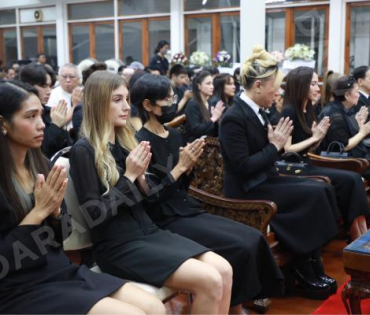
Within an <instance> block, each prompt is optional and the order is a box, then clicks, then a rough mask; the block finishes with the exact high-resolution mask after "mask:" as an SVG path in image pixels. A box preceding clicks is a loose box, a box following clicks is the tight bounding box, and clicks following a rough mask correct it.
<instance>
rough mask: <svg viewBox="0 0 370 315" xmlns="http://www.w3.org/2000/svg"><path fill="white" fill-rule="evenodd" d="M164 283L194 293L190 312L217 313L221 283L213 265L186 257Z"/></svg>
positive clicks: (220, 297) (220, 296)
mask: <svg viewBox="0 0 370 315" xmlns="http://www.w3.org/2000/svg"><path fill="white" fill-rule="evenodd" d="M164 285H165V286H167V287H170V288H174V289H178V290H187V291H189V292H191V293H192V294H194V296H195V299H194V302H193V307H192V314H219V306H220V303H221V300H222V286H223V285H222V277H221V275H220V273H219V272H218V271H217V269H216V268H214V267H213V266H210V265H207V264H205V263H203V262H201V261H199V260H197V259H193V258H191V259H188V260H186V261H185V262H184V263H183V264H182V265H181V266H180V267H179V268H177V270H176V271H175V272H174V273H173V274H172V275H171V276H170V277H169V278H168V279H167V280H166V282H165V283H164Z"/></svg>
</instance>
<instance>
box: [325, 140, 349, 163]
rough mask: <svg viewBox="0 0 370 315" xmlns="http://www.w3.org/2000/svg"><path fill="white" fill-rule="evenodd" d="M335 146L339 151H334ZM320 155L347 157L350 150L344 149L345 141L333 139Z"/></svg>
mask: <svg viewBox="0 0 370 315" xmlns="http://www.w3.org/2000/svg"><path fill="white" fill-rule="evenodd" d="M335 147H337V148H338V150H337V151H333V150H334V149H335ZM320 155H321V156H325V157H331V158H337V159H345V158H347V157H348V152H345V151H344V145H343V143H341V142H339V141H332V142H330V144H329V146H328V149H327V150H326V151H321V153H320Z"/></svg>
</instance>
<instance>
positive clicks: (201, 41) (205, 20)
mask: <svg viewBox="0 0 370 315" xmlns="http://www.w3.org/2000/svg"><path fill="white" fill-rule="evenodd" d="M188 48H189V56H190V55H191V54H192V53H193V52H194V51H197V50H200V51H203V52H205V53H206V54H208V55H209V56H210V57H212V18H211V17H202V18H189V19H188Z"/></svg>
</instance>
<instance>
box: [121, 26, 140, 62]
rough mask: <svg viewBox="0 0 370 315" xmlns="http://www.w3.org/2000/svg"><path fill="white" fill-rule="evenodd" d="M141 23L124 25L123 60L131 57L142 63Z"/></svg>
mask: <svg viewBox="0 0 370 315" xmlns="http://www.w3.org/2000/svg"><path fill="white" fill-rule="evenodd" d="M141 35H142V27H141V22H127V23H122V55H123V56H122V60H125V58H127V57H128V56H131V57H133V58H134V60H136V61H140V62H142V47H141Z"/></svg>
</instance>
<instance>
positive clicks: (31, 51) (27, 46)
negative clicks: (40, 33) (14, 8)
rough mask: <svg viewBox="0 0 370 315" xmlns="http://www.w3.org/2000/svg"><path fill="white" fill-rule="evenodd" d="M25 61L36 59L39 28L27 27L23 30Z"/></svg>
mask: <svg viewBox="0 0 370 315" xmlns="http://www.w3.org/2000/svg"><path fill="white" fill-rule="evenodd" d="M22 37H23V50H24V55H23V58H24V59H35V58H36V56H37V54H38V50H37V28H36V27H27V28H23V29H22Z"/></svg>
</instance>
